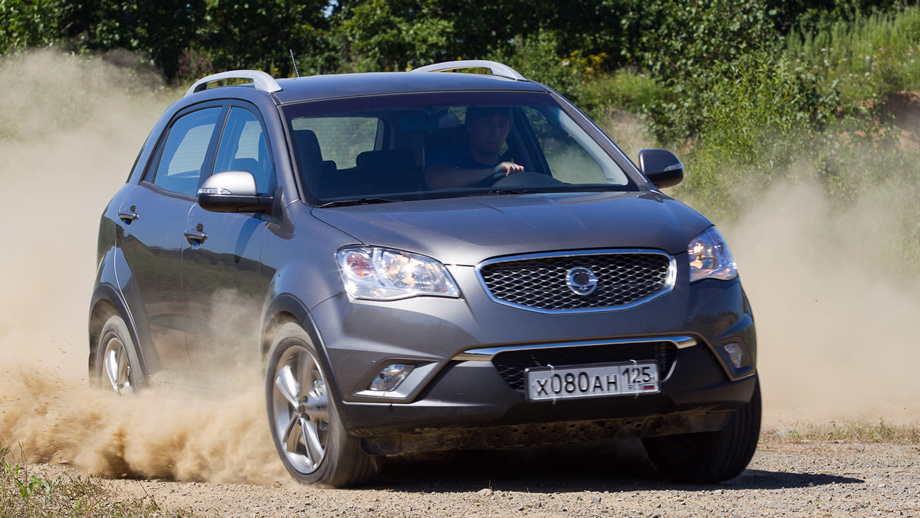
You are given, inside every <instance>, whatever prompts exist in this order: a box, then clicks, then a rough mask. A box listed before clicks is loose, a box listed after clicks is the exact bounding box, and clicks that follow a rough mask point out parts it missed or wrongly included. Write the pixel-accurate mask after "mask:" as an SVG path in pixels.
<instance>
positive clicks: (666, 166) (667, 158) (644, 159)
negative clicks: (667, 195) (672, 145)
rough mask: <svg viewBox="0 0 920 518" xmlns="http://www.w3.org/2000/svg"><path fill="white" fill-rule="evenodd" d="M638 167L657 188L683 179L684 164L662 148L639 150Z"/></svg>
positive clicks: (662, 187) (677, 182)
mask: <svg viewBox="0 0 920 518" xmlns="http://www.w3.org/2000/svg"><path fill="white" fill-rule="evenodd" d="M639 169H640V170H641V171H642V174H644V175H645V177H646V178H648V180H649V181H650V182H652V183H653V184H655V187H658V188H659V189H664V188H665V187H673V186H675V185H677V184H679V183H680V182H681V180H683V179H684V164H682V163H680V160H678V159H677V157H676V156H674V153H671V152H670V151H665V150H664V149H643V150H642V151H639Z"/></svg>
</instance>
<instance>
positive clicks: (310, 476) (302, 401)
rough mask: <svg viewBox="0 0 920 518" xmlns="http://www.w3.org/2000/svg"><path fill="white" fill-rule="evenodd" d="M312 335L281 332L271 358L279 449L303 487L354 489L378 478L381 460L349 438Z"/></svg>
mask: <svg viewBox="0 0 920 518" xmlns="http://www.w3.org/2000/svg"><path fill="white" fill-rule="evenodd" d="M318 358H319V357H318V355H317V352H316V348H315V347H314V345H313V342H312V340H311V339H310V337H309V335H307V333H306V332H305V331H304V330H303V329H302V328H301V327H300V326H298V325H297V324H293V323H288V324H285V325H283V326H282V327H281V329H280V330H279V332H278V334H277V336H276V337H275V340H274V343H273V345H272V349H271V352H270V353H269V357H268V366H267V369H266V379H265V399H266V406H267V407H268V423H269V428H270V429H271V434H272V439H273V442H274V443H275V449H276V450H277V451H278V455H279V456H280V457H281V461H282V462H283V463H284V467H285V468H287V470H288V472H289V473H290V474H291V475H292V476H293V477H294V478H295V479H297V480H298V481H299V482H303V483H306V484H321V485H328V486H332V487H352V486H357V485H360V484H362V483H364V482H367V481H368V480H370V479H371V478H372V477H373V476H374V475H376V474H377V470H378V463H377V459H376V458H374V457H372V456H370V455H368V454H366V453H364V451H363V450H362V449H361V444H360V441H359V440H358V439H357V438H355V437H352V436H351V435H348V433H347V432H346V431H345V428H344V427H343V426H342V422H341V420H340V419H339V414H338V411H337V409H336V403H335V401H334V400H333V399H334V398H333V397H332V394H331V393H330V391H329V389H328V387H327V380H328V377H327V376H326V374H325V372H324V370H323V367H322V365H321V364H320V361H319V359H318Z"/></svg>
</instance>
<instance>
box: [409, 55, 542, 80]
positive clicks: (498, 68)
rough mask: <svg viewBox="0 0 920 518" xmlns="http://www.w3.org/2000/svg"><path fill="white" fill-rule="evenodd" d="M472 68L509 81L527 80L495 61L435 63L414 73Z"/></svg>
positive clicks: (478, 60)
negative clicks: (483, 70)
mask: <svg viewBox="0 0 920 518" xmlns="http://www.w3.org/2000/svg"><path fill="white" fill-rule="evenodd" d="M470 68H486V69H488V70H489V71H490V72H492V75H494V76H499V77H507V78H508V79H515V80H517V81H524V80H526V79H527V78H525V77H524V76H522V75H521V74H519V73H518V71H517V70H515V69H513V68H511V67H509V66H508V65H503V64H501V63H497V62H495V61H487V60H484V59H466V60H462V61H447V62H445V63H435V64H434V65H426V66H424V67H419V68H414V69H412V71H413V72H449V71H451V70H466V69H470Z"/></svg>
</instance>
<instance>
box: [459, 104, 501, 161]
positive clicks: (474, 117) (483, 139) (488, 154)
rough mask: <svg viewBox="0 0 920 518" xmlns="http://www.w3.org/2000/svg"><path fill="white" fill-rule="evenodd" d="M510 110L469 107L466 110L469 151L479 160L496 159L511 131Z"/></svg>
mask: <svg viewBox="0 0 920 518" xmlns="http://www.w3.org/2000/svg"><path fill="white" fill-rule="evenodd" d="M511 120H512V117H511V108H500V107H480V106H471V107H469V108H467V110H466V122H465V125H466V130H467V132H468V133H469V134H470V151H471V152H472V153H473V156H474V157H477V159H479V160H481V161H482V159H483V158H488V159H490V160H494V159H498V157H499V155H500V154H501V151H502V146H504V145H505V139H506V138H507V137H508V132H509V131H510V130H511Z"/></svg>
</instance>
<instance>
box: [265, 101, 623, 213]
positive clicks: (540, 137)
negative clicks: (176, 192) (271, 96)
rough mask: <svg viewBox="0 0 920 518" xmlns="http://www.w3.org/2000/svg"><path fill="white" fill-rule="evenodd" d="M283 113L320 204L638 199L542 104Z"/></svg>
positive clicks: (561, 116)
mask: <svg viewBox="0 0 920 518" xmlns="http://www.w3.org/2000/svg"><path fill="white" fill-rule="evenodd" d="M283 111H284V115H285V118H286V121H287V124H288V130H289V132H290V135H291V136H292V140H293V142H292V144H293V148H294V149H295V150H296V153H295V160H296V161H297V168H298V174H299V175H300V179H301V182H302V184H303V186H304V187H305V188H306V189H307V190H308V191H309V193H310V194H311V195H312V197H313V198H315V199H317V200H318V201H319V202H320V204H328V205H336V204H349V203H376V202H384V201H395V200H409V199H421V198H434V197H450V196H469V195H478V194H496V193H498V194H502V193H518V192H570V191H603V190H621V191H622V190H638V187H637V185H636V183H635V182H634V181H633V180H632V179H631V178H630V177H629V175H627V174H626V172H624V170H623V168H622V167H621V166H620V165H619V164H618V163H617V162H616V161H615V160H614V159H613V158H612V157H611V155H610V153H608V151H607V149H605V146H604V145H602V144H600V143H598V142H597V141H595V139H594V138H592V136H591V135H590V134H589V133H588V132H587V131H586V130H585V129H584V128H583V127H582V126H581V125H580V124H579V123H578V122H577V121H576V120H574V119H573V118H572V117H570V116H569V115H568V114H567V113H566V112H565V111H564V110H563V109H562V108H561V107H560V106H559V105H558V104H557V102H556V101H555V100H554V99H553V97H551V96H550V95H548V94H521V93H498V92H489V93H483V92H477V93H450V94H411V95H390V96H376V97H364V98H354V99H343V100H336V101H322V102H305V103H301V104H294V105H288V106H285V107H284V108H283Z"/></svg>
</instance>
